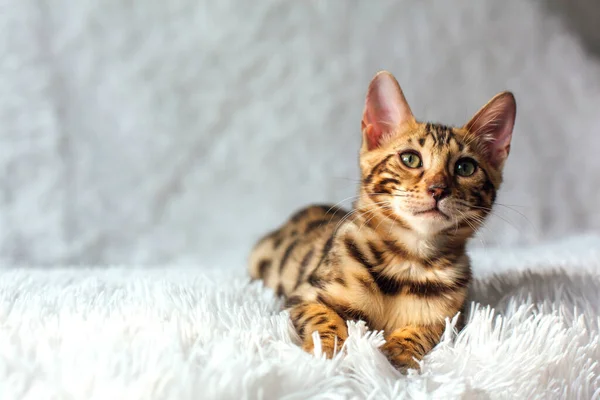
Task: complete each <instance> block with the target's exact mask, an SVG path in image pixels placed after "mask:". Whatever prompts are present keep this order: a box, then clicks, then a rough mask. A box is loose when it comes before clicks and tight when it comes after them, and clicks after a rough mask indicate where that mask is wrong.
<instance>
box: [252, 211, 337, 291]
mask: <svg viewBox="0 0 600 400" xmlns="http://www.w3.org/2000/svg"><path fill="white" fill-rule="evenodd" d="M346 214H347V211H345V210H344V209H342V208H339V207H336V206H334V205H328V204H318V205H311V206H308V207H305V208H303V209H301V210H299V211H297V212H296V213H295V214H293V215H292V216H291V217H290V218H289V219H288V220H287V221H286V222H285V223H284V224H283V225H282V226H281V227H280V228H279V229H277V230H275V231H273V232H271V233H269V234H268V235H266V236H265V237H263V238H262V239H261V240H260V241H259V242H258V243H257V244H256V246H255V247H254V249H253V250H252V252H251V255H250V262H249V266H248V268H249V272H250V276H251V278H252V279H262V280H263V281H264V284H265V285H266V286H268V287H270V288H273V289H274V290H275V291H276V292H277V294H278V295H282V294H283V295H288V294H289V293H291V292H292V291H293V290H294V289H295V288H296V287H298V286H299V285H300V284H301V283H302V282H304V281H305V280H306V279H307V277H308V276H309V274H310V272H312V270H313V269H314V268H316V267H317V265H318V264H319V262H320V261H321V258H322V256H323V253H324V250H325V249H326V247H327V246H328V242H329V245H330V243H331V241H330V240H329V239H330V238H331V236H332V234H333V231H334V230H335V229H336V228H337V227H339V225H340V223H342V221H343V218H344V216H345V215H346Z"/></svg>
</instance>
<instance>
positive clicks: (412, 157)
mask: <svg viewBox="0 0 600 400" xmlns="http://www.w3.org/2000/svg"><path fill="white" fill-rule="evenodd" d="M400 160H402V164H404V165H406V166H407V167H408V168H419V167H421V166H422V165H423V163H422V162H421V157H419V155H418V154H417V153H413V152H412V151H407V152H404V153H402V154H400Z"/></svg>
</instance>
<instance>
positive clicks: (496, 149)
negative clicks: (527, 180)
mask: <svg viewBox="0 0 600 400" xmlns="http://www.w3.org/2000/svg"><path fill="white" fill-rule="evenodd" d="M516 115H517V102H516V101H515V96H513V94H512V93H511V92H502V93H499V94H497V95H496V96H494V97H493V98H492V99H491V100H490V101H489V102H488V103H487V104H486V105H485V106H483V107H482V108H481V109H480V110H479V111H478V112H477V114H475V116H474V117H473V118H471V120H470V121H469V122H468V123H467V124H466V125H465V126H464V128H465V129H466V130H468V131H469V133H471V134H473V135H475V136H477V137H478V138H479V139H480V140H481V143H483V146H484V148H485V151H486V153H487V156H488V160H489V161H490V163H491V164H492V165H493V166H494V167H495V168H501V167H502V165H503V164H504V161H505V160H506V157H508V153H510V140H511V138H512V133H513V127H514V125H515V117H516Z"/></svg>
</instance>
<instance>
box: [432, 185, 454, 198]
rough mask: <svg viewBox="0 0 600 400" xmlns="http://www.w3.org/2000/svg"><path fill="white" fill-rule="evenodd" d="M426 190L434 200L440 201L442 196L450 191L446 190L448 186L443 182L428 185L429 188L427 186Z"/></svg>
mask: <svg viewBox="0 0 600 400" xmlns="http://www.w3.org/2000/svg"><path fill="white" fill-rule="evenodd" d="M427 192H428V193H429V194H430V195H431V197H433V198H434V200H436V201H440V200H441V199H443V198H444V197H446V196H448V194H449V193H450V191H449V190H448V186H447V185H446V184H443V183H437V184H434V185H431V186H429V188H427Z"/></svg>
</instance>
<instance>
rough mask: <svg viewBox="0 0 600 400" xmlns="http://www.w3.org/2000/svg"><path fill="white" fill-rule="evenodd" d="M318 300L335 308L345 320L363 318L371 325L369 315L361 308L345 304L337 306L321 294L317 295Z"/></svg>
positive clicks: (330, 307) (332, 308)
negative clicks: (345, 305)
mask: <svg viewBox="0 0 600 400" xmlns="http://www.w3.org/2000/svg"><path fill="white" fill-rule="evenodd" d="M317 301H318V302H319V303H321V304H323V305H324V306H326V307H328V308H329V309H331V310H333V311H334V312H335V313H336V314H337V315H339V316H340V317H341V318H342V319H343V320H344V321H358V320H362V321H365V322H366V323H367V325H369V326H371V323H370V321H369V318H368V317H367V315H366V314H365V313H363V312H362V311H360V310H357V309H355V308H351V307H344V306H341V305H339V306H336V305H334V304H331V303H330V302H328V301H327V299H325V297H324V296H323V295H321V294H319V295H318V296H317Z"/></svg>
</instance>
